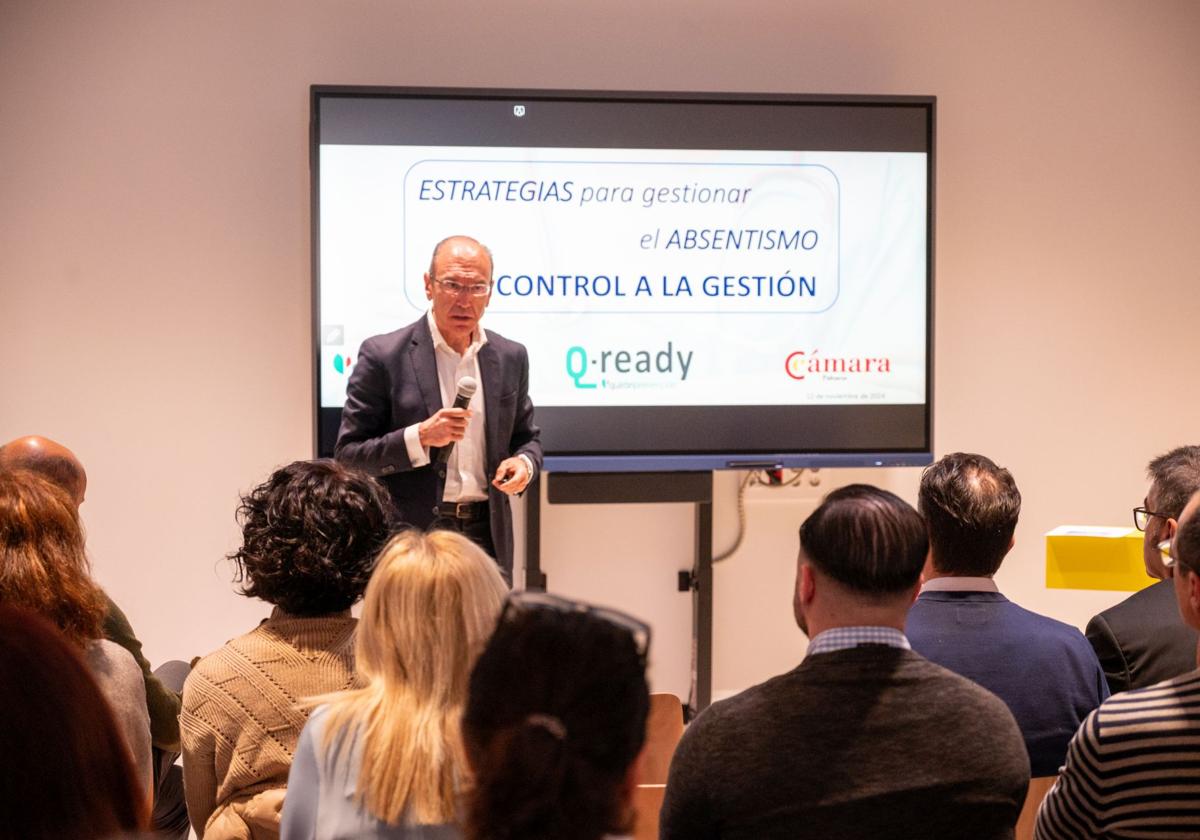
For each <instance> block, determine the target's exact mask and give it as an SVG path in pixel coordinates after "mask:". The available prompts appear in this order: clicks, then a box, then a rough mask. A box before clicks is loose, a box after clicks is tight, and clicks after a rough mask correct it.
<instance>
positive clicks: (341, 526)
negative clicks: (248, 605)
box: [229, 460, 393, 616]
mask: <svg viewBox="0 0 1200 840" xmlns="http://www.w3.org/2000/svg"><path fill="white" fill-rule="evenodd" d="M392 512H393V507H392V503H391V499H390V497H389V496H388V494H387V491H386V490H384V489H383V487H382V486H380V485H379V483H378V482H376V481H375V480H374V479H373V478H371V477H370V476H367V475H365V474H363V473H360V472H357V471H355V470H351V469H349V468H347V467H344V466H342V465H341V464H338V463H336V462H335V461H328V460H324V461H296V462H295V463H294V464H289V465H288V466H286V467H283V468H281V469H278V470H276V471H275V472H274V473H272V475H271V477H270V478H268V479H267V480H266V481H264V482H263V483H262V484H260V485H258V486H257V487H255V488H254V489H253V490H251V491H250V492H249V493H248V494H247V495H245V496H243V497H242V503H241V506H240V507H239V508H238V513H237V515H238V521H239V522H240V523H241V526H242V547H241V548H240V549H238V550H237V551H236V552H235V553H233V554H231V555H230V556H229V559H230V560H232V561H233V562H234V563H235V564H236V565H237V580H238V581H240V582H241V583H242V590H241V591H242V594H243V595H246V596H248V597H251V598H261V599H262V600H264V601H267V602H268V603H271V604H275V605H276V606H278V607H280V608H281V609H283V610H284V611H285V612H288V613H291V614H292V615H299V616H317V615H328V614H330V613H336V612H341V611H342V610H345V609H348V608H349V607H350V606H351V605H352V604H354V602H355V601H357V600H358V599H359V598H361V597H362V594H363V590H365V589H366V586H367V581H368V580H369V579H370V577H371V569H372V568H373V566H374V562H375V555H377V554H378V553H379V550H380V549H381V548H382V547H383V545H384V544H385V543H386V542H387V539H388V536H389V534H390V530H391V519H392Z"/></svg>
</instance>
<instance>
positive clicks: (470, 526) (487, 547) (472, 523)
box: [429, 502, 496, 558]
mask: <svg viewBox="0 0 1200 840" xmlns="http://www.w3.org/2000/svg"><path fill="white" fill-rule="evenodd" d="M444 507H445V508H447V509H449V510H451V511H453V509H454V505H452V504H447V505H444ZM435 528H441V529H442V530H444V531H457V532H458V533H460V534H462V535H463V536H464V537H466V538H467V539H469V540H470V541H471V542H473V543H475V545H477V546H479V547H480V548H482V549H483V550H484V551H485V552H487V555H488V557H492V558H495V556H496V546H495V544H494V543H493V542H492V518H491V516H490V515H489V514H488V506H487V503H485V502H480V503H479V504H477V505H476V506H475V513H474V514H473V515H472V516H471V517H469V518H460V517H457V516H444V515H443V516H439V517H438V518H437V519H435V520H433V522H431V523H430V525H429V530H431V531H432V530H434V529H435Z"/></svg>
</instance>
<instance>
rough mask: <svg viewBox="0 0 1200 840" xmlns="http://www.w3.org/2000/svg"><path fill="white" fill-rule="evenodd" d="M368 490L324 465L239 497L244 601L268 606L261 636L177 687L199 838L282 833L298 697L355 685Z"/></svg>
mask: <svg viewBox="0 0 1200 840" xmlns="http://www.w3.org/2000/svg"><path fill="white" fill-rule="evenodd" d="M390 512H391V508H390V501H389V500H388V498H387V493H386V491H384V490H383V489H382V488H381V487H380V486H379V485H378V484H377V483H376V482H375V481H374V479H371V478H368V477H367V476H365V475H362V474H360V473H357V472H354V471H351V470H349V469H347V468H346V467H343V466H341V465H339V464H336V463H334V462H332V461H311V462H304V461H302V462H297V463H294V464H291V465H290V466H287V467H284V468H282V469H279V470H277V471H276V472H275V473H274V474H273V475H272V476H271V477H270V478H269V479H267V481H266V482H264V483H263V484H261V485H259V486H258V487H256V488H255V489H254V490H253V491H251V492H250V493H249V494H248V495H246V496H244V497H243V498H242V504H241V506H240V508H239V510H238V513H239V518H240V521H241V524H242V536H243V541H242V547H241V548H240V549H239V550H238V551H237V552H236V553H235V554H233V555H232V556H231V559H232V560H233V561H234V562H235V563H236V565H237V567H238V573H239V574H238V576H239V579H240V580H241V582H242V584H243V585H242V590H241V591H242V594H243V595H246V596H248V597H253V598H261V599H262V600H264V601H266V602H267V603H269V604H273V605H274V607H275V608H274V609H273V610H272V612H271V616H270V618H268V619H266V620H265V621H263V622H262V623H261V624H259V626H258V627H256V628H255V629H253V630H251V631H250V632H249V633H246V634H245V635H243V636H240V637H238V638H236V639H234V640H232V641H230V642H227V643H226V644H225V646H224V647H222V648H221V649H220V650H218V651H217V652H215V653H213V654H210V655H209V656H206V657H204V659H202V660H201V661H200V662H199V663H198V664H197V665H196V667H195V668H194V669H193V670H192V673H191V675H190V676H189V677H188V678H187V682H186V683H185V684H184V688H183V712H182V714H181V716H180V721H179V724H180V735H181V737H182V744H183V776H184V785H185V788H186V791H187V806H188V814H189V816H190V817H191V821H192V827H193V828H194V829H195V831H196V834H197V835H198V836H200V837H201V838H205V837H207V838H211V839H213V840H220V838H262V837H276V836H277V835H278V833H279V813H280V808H281V807H282V804H283V794H284V790H285V788H286V786H287V775H288V770H289V768H290V767H291V763H292V755H293V753H294V751H295V748H296V741H297V739H298V738H299V736H300V730H301V728H302V727H303V726H304V722H305V720H306V719H307V717H308V714H307V712H306V711H304V710H303V709H301V708H299V707H298V701H299V700H300V699H301V698H304V697H310V696H313V695H318V694H324V693H328V692H332V691H341V690H345V689H349V688H352V687H354V686H355V685H356V682H355V676H354V648H353V644H354V626H355V623H356V622H355V620H354V619H353V618H351V616H350V607H351V605H352V604H354V603H355V602H356V601H357V600H358V599H359V598H360V597H362V593H363V589H364V588H365V587H366V585H367V580H368V578H369V576H370V572H371V566H372V564H373V562H374V559H375V556H376V554H378V552H379V549H380V548H381V547H382V545H383V544H384V542H385V541H386V539H387V537H388V532H389V514H390Z"/></svg>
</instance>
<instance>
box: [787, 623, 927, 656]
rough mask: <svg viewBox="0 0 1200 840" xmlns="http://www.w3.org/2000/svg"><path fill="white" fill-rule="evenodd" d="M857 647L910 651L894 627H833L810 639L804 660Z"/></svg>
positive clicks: (905, 640)
mask: <svg viewBox="0 0 1200 840" xmlns="http://www.w3.org/2000/svg"><path fill="white" fill-rule="evenodd" d="M859 645H886V646H888V647H897V648H903V649H904V650H912V645H910V644H909V643H908V639H907V638H906V637H905V635H904V634H903V633H901V632H900V631H899V630H897V629H896V628H894V627H834V628H832V629H830V630H825V631H823V632H821V633H818V634H817V635H816V636H814V637H813V638H812V641H810V642H809V643H808V653H807V654H805V658H808V657H809V656H816V655H818V654H821V653H833V652H834V651H835V650H845V649H846V648H854V647H858V646H859Z"/></svg>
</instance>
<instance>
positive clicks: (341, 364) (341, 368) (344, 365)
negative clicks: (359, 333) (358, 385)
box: [333, 353, 354, 373]
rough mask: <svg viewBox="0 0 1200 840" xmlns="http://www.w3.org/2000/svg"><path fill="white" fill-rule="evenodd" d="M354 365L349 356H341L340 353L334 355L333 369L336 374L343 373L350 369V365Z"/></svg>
mask: <svg viewBox="0 0 1200 840" xmlns="http://www.w3.org/2000/svg"><path fill="white" fill-rule="evenodd" d="M352 364H354V360H353V359H351V358H350V357H349V356H344V357H343V356H342V354H341V353H336V354H334V357H333V369H334V370H336V371H337V372H338V373H345V372H346V371H348V370H349V369H350V365H352Z"/></svg>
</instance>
